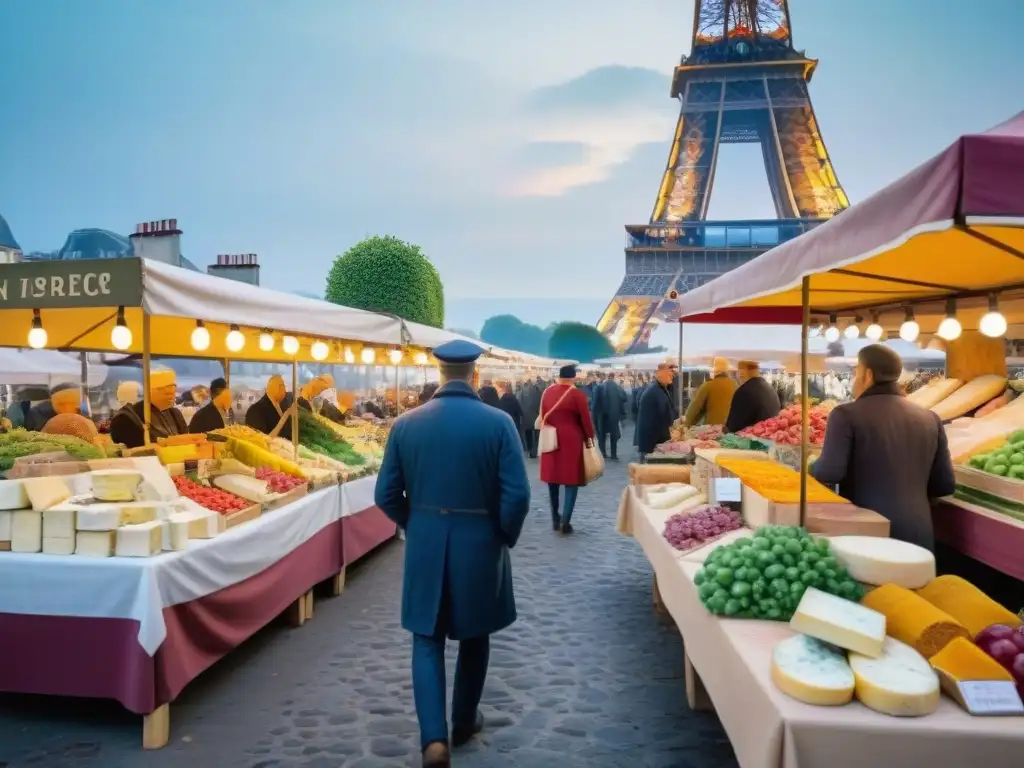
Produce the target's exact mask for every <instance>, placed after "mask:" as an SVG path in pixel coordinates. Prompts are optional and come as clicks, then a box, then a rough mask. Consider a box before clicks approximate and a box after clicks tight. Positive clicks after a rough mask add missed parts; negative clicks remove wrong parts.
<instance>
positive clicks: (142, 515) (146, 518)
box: [120, 504, 163, 525]
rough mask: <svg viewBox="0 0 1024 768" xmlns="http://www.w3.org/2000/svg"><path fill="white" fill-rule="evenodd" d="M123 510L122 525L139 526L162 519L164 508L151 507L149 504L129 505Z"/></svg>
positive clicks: (122, 508)
mask: <svg viewBox="0 0 1024 768" xmlns="http://www.w3.org/2000/svg"><path fill="white" fill-rule="evenodd" d="M120 509H121V525H138V524H139V523H151V522H153V521H154V520H158V519H160V518H161V517H162V515H161V510H162V509H163V507H156V506H151V505H148V504H139V505H135V504H128V505H125V506H123V507H121V508H120Z"/></svg>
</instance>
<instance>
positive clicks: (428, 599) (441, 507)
mask: <svg viewBox="0 0 1024 768" xmlns="http://www.w3.org/2000/svg"><path fill="white" fill-rule="evenodd" d="M482 354H483V350H482V349H481V348H480V347H478V346H476V345H475V344H473V343H471V342H468V341H461V340H459V341H450V342H448V343H446V344H442V345H441V346H439V347H437V348H436V349H435V350H434V357H435V358H437V360H438V363H439V364H440V370H441V380H442V386H441V387H440V388H439V389H438V390H437V392H436V393H435V394H434V396H433V397H432V398H431V399H430V400H429V401H427V402H426V403H424V404H423V405H421V406H420V407H419V408H416V409H414V410H412V411H408V412H407V413H405V414H403V415H402V416H400V417H398V419H397V420H396V421H395V423H394V426H393V427H392V429H391V434H390V435H389V437H388V442H387V447H386V448H385V450H384V460H383V462H382V464H381V467H380V473H379V475H378V477H377V487H376V491H375V493H374V501H375V503H376V505H377V506H378V507H380V509H381V510H383V511H384V514H386V515H387V516H388V517H389V518H390V519H391V520H393V521H394V522H395V523H396V524H397V525H398V526H399V528H401V529H402V530H403V531H404V533H405V570H404V574H403V583H402V626H403V627H404V628H405V629H406V630H408V631H409V632H412V633H413V645H412V684H413V697H414V699H415V701H416V714H417V717H418V718H419V723H420V746H421V749H422V750H423V765H424V766H429V767H431V768H439V767H441V766H448V765H449V764H450V760H451V757H450V752H449V734H448V722H447V717H446V711H445V663H444V647H445V640H446V638H451V639H452V640H457V641H459V654H458V661H457V662H456V670H455V690H454V692H453V694H452V719H451V722H452V730H451V742H450V744H451V746H455V747H458V746H460V745H462V744H464V743H465V742H467V741H469V740H470V739H471V738H472V737H473V736H474V735H475V734H476V733H478V732H479V731H480V730H481V729H482V728H483V718H482V716H481V714H480V711H479V704H480V697H481V694H482V693H483V688H484V679H485V678H486V676H487V666H488V659H489V654H490V636H491V635H492V634H493V633H495V632H498V631H500V630H502V629H505V628H506V627H508V626H509V625H510V624H512V623H513V622H514V621H515V620H516V604H515V595H514V594H513V591H512V560H511V557H510V550H511V549H512V548H513V547H515V545H516V542H517V541H518V540H519V534H520V532H521V531H522V528H523V523H524V521H525V520H526V515H527V512H529V509H530V482H529V479H528V477H527V474H526V462H525V460H524V458H523V448H522V443H521V442H520V439H519V435H518V434H517V432H516V428H515V424H513V422H512V419H511V418H510V417H509V416H508V414H506V413H503V412H502V411H501V410H499V409H498V408H492V407H491V406H488V405H485V404H484V403H483V402H482V401H481V400H480V398H479V396H478V395H477V394H476V392H474V391H473V386H472V384H471V383H470V382H471V381H472V378H473V373H474V368H475V364H476V360H477V358H478V357H480V355H482Z"/></svg>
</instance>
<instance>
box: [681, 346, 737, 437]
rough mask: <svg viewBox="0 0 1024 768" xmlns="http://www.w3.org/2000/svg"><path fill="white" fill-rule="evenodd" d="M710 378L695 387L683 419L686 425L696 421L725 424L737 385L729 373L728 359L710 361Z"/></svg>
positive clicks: (719, 358)
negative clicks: (711, 373)
mask: <svg viewBox="0 0 1024 768" xmlns="http://www.w3.org/2000/svg"><path fill="white" fill-rule="evenodd" d="M712 371H713V376H712V378H710V379H708V380H707V381H705V382H704V383H703V384H701V385H700V387H698V388H697V391H696V393H694V395H693V401H692V402H691V403H690V407H689V408H687V409H686V416H685V418H684V421H685V422H686V426H687V427H692V426H693V425H694V424H696V423H697V422H703V423H704V424H709V425H710V424H725V420H726V419H727V418H728V417H729V407H730V406H731V405H732V396H733V394H734V393H735V392H736V389H737V387H738V386H739V385H738V384H737V383H736V380H735V379H734V378H732V376H730V375H729V361H728V360H726V359H725V358H723V357H716V358H715V359H714V362H713V363H712Z"/></svg>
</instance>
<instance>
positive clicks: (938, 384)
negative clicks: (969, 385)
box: [907, 379, 964, 408]
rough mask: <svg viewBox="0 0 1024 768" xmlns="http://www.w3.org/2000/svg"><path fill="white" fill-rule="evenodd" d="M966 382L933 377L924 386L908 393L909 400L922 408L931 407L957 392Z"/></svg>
mask: <svg viewBox="0 0 1024 768" xmlns="http://www.w3.org/2000/svg"><path fill="white" fill-rule="evenodd" d="M963 385H964V383H963V382H962V381H960V379H932V380H931V381H929V382H928V383H927V384H925V385H924V386H923V387H921V388H920V389H919V390H917V391H915V392H911V393H910V394H909V395H907V402H908V403H914V404H915V405H919V406H921V407H922V408H931V407H932V406H933V405H938V404H939V403H940V402H941V401H943V400H945V399H946V398H947V397H949V396H950V395H952V394H953V393H954V392H956V391H957V390H958V389H960V387H962V386H963Z"/></svg>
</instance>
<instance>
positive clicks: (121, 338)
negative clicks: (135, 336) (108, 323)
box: [110, 307, 132, 352]
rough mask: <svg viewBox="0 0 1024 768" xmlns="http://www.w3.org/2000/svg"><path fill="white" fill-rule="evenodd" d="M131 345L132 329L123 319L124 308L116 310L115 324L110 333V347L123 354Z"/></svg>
mask: <svg viewBox="0 0 1024 768" xmlns="http://www.w3.org/2000/svg"><path fill="white" fill-rule="evenodd" d="M131 345H132V329H131V328H129V327H128V323H126V322H125V319H124V307H118V308H117V322H116V323H115V324H114V327H113V329H112V330H111V331H110V346H112V347H113V348H114V349H116V350H119V351H121V352H124V351H125V350H126V349H128V347H130V346H131Z"/></svg>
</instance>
